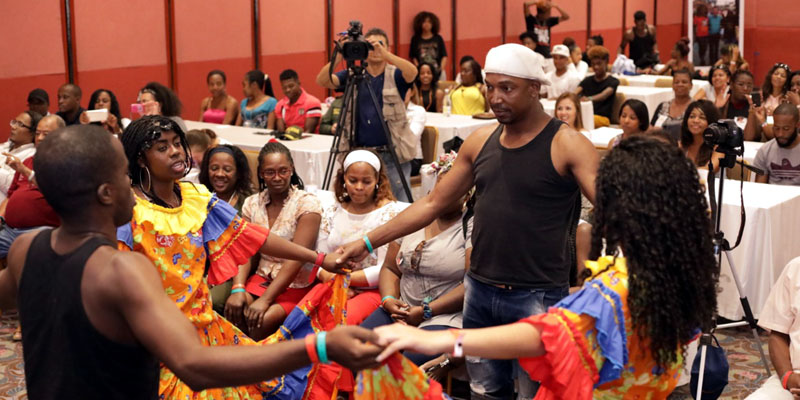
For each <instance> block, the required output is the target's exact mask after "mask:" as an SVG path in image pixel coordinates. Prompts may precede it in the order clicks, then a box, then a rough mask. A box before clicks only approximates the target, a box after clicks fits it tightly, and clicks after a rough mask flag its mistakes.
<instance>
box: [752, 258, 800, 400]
mask: <svg viewBox="0 0 800 400" xmlns="http://www.w3.org/2000/svg"><path fill="white" fill-rule="evenodd" d="M798 285H800V258H795V259H793V260H791V261H789V263H788V264H787V265H786V267H785V268H784V269H783V271H781V275H780V276H779V277H778V279H777V280H776V281H775V285H773V286H772V290H771V291H770V292H769V296H768V297H767V301H766V302H765V303H764V308H762V309H761V314H759V316H758V326H760V327H761V328H764V329H766V330H767V331H769V341H768V343H769V359H770V361H772V366H773V367H774V368H775V372H777V373H778V374H777V375H772V376H770V377H769V379H767V380H766V381H765V382H764V383H763V384H762V385H761V387H760V388H759V389H758V390H756V391H755V392H753V393H752V394H750V395H749V396H747V398H746V399H745V400H793V399H796V398H797V395H796V393H800V373H798V372H797V371H800V336H798V334H800V326H798V323H799V322H800V315H798V312H800V307H799V306H800V303H799V302H800V297H798V292H797V287H798Z"/></svg>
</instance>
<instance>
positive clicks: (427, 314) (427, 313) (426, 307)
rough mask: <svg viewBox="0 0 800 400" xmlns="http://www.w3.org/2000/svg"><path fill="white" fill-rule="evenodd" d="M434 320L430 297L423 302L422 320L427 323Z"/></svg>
mask: <svg viewBox="0 0 800 400" xmlns="http://www.w3.org/2000/svg"><path fill="white" fill-rule="evenodd" d="M431 318H433V309H431V298H430V296H428V297H426V298H425V299H423V300H422V319H423V320H425V321H427V320H429V319H431Z"/></svg>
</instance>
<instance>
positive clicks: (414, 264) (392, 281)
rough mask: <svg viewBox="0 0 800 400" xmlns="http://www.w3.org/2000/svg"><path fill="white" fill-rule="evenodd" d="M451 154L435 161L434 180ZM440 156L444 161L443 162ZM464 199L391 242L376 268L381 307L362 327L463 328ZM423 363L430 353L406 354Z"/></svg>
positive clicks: (445, 169) (444, 169)
mask: <svg viewBox="0 0 800 400" xmlns="http://www.w3.org/2000/svg"><path fill="white" fill-rule="evenodd" d="M455 157H456V156H455V153H450V154H446V155H444V157H443V158H440V160H439V161H437V162H434V165H435V166H436V168H438V170H437V171H436V172H437V182H438V181H440V180H441V177H442V176H444V174H446V173H447V172H448V171H449V170H450V168H451V167H452V166H453V162H454V161H455ZM442 160H443V161H442ZM464 200H465V199H464V198H461V199H458V201H456V202H454V203H453V204H452V205H451V206H450V207H449V208H448V209H447V210H446V211H444V212H443V213H442V214H441V215H439V217H438V218H437V219H436V220H434V221H433V222H431V223H430V225H428V226H426V227H424V228H422V229H420V230H418V231H417V232H414V233H412V234H410V235H408V236H406V237H404V238H403V239H402V240H401V243H402V244H398V243H397V242H393V243H391V244H390V245H389V250H388V252H387V254H386V258H385V260H384V262H383V267H382V268H381V272H380V280H379V281H380V283H379V285H378V286H379V289H380V294H381V307H380V308H378V309H377V310H375V311H374V312H373V313H372V314H371V315H370V316H369V317H368V318H367V319H366V320H364V322H363V323H361V326H362V327H365V328H369V329H373V328H375V327H377V326H381V325H388V324H391V323H393V322H396V321H402V322H403V323H406V324H408V325H410V326H416V327H419V328H421V329H425V330H433V331H435V330H447V329H451V328H456V329H461V320H462V316H461V308H462V306H463V304H464V284H463V281H464V272H465V271H466V268H467V266H468V261H467V260H469V258H468V252H469V251H468V250H467V247H468V246H467V242H468V241H469V238H467V235H466V233H465V232H464V230H463V224H462V221H461V215H462V209H463V207H464ZM405 356H406V357H408V358H409V359H410V360H411V361H412V362H414V363H415V364H417V365H422V364H424V363H426V362H428V361H429V360H431V359H432V358H433V357H434V356H428V355H422V354H411V353H405Z"/></svg>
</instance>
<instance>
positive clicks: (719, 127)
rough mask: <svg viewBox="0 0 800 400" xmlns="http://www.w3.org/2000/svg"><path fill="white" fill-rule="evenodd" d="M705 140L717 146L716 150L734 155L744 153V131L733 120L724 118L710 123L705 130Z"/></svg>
mask: <svg viewBox="0 0 800 400" xmlns="http://www.w3.org/2000/svg"><path fill="white" fill-rule="evenodd" d="M703 140H704V141H705V142H706V144H708V145H709V146H712V147H714V146H716V148H717V149H716V151H718V152H720V153H723V154H728V155H734V156H740V155H742V154H744V133H743V132H742V129H741V128H739V127H738V126H736V122H734V121H733V120H730V119H723V120H720V121H718V122H715V123H713V124H710V125H709V126H708V128H706V130H705V131H703Z"/></svg>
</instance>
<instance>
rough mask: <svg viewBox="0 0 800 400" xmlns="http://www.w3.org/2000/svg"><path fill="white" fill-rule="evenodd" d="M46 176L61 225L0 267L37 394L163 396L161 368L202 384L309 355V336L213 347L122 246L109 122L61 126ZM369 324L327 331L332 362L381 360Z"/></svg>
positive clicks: (19, 247)
mask: <svg viewBox="0 0 800 400" xmlns="http://www.w3.org/2000/svg"><path fill="white" fill-rule="evenodd" d="M35 157H36V158H35V162H34V165H35V172H36V180H37V184H38V186H39V188H40V190H41V191H42V194H44V196H45V199H46V200H47V201H48V203H50V205H51V206H52V207H53V209H54V210H55V211H56V212H57V213H58V215H59V217H60V218H61V227H60V228H58V229H55V230H49V229H48V230H42V231H38V232H31V233H28V234H25V235H22V236H20V237H19V238H18V239H17V240H16V241H15V242H14V244H13V245H12V246H11V250H10V252H9V256H8V268H7V269H5V270H3V271H0V308H2V309H7V308H12V307H14V306H18V307H19V310H20V321H21V325H22V340H23V347H24V359H25V380H26V384H27V389H28V397H29V398H30V399H31V400H39V399H78V398H80V399H156V398H157V397H158V381H159V364H158V361H161V362H163V363H164V364H165V365H166V366H167V367H169V369H170V370H172V371H174V372H175V374H176V375H177V376H178V377H179V378H180V379H181V380H183V381H184V382H186V383H187V384H188V385H189V386H191V387H192V388H193V389H195V390H200V389H204V388H209V387H220V386H237V385H243V384H250V383H254V382H258V381H263V380H266V379H269V378H272V377H275V376H278V375H281V374H284V373H287V372H290V371H293V370H296V369H298V368H300V367H303V366H304V365H307V364H309V363H310V361H309V360H310V357H309V355H308V354H307V353H306V346H305V345H304V343H303V341H302V340H293V341H289V342H283V343H279V344H274V345H268V346H241V347H233V346H229V347H223V346H220V347H206V346H203V345H202V344H201V342H200V340H199V338H198V337H197V333H196V330H195V328H194V327H193V326H192V325H191V323H190V322H189V320H188V319H186V317H184V316H183V314H182V313H181V312H180V311H179V309H178V308H177V307H175V304H174V303H173V302H172V301H171V300H170V299H169V298H168V297H167V296H166V294H165V293H164V288H163V287H162V284H161V279H160V277H159V276H158V272H157V271H156V269H155V268H154V267H153V265H152V264H151V263H150V261H149V260H148V259H147V258H146V257H144V256H143V255H141V254H139V253H134V252H120V251H117V250H116V248H115V239H116V227H117V226H118V225H122V224H123V223H126V222H129V221H130V219H131V213H132V210H133V204H134V202H133V195H132V192H131V188H130V179H129V178H128V166H127V159H126V157H125V154H124V153H123V150H122V145H121V144H120V142H119V141H118V140H116V139H115V138H114V137H113V136H111V135H109V134H108V132H106V131H105V130H104V129H102V128H100V127H98V126H94V125H74V126H70V127H67V128H65V129H61V130H58V131H55V132H53V133H51V134H49V135H48V136H47V138H46V139H45V140H44V141H43V142H42V143H41V144H40V145H39V147H38V149H37V154H36V156H35ZM375 339H376V337H375V336H374V334H373V333H372V332H370V331H368V330H365V329H361V328H358V327H345V328H337V329H335V330H333V331H331V332H329V334H328V335H327V340H326V342H325V343H326V345H327V346H326V347H327V351H328V356H329V357H330V359H331V360H334V361H337V362H339V363H341V364H343V365H345V366H346V367H348V368H354V369H360V368H364V367H368V366H375V365H376V363H375V357H376V356H377V355H378V354H379V352H380V348H379V347H377V346H374V345H370V344H365V343H363V342H362V341H363V340H368V341H373V342H374V341H375Z"/></svg>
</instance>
